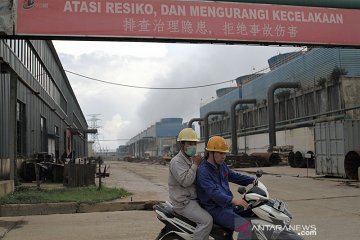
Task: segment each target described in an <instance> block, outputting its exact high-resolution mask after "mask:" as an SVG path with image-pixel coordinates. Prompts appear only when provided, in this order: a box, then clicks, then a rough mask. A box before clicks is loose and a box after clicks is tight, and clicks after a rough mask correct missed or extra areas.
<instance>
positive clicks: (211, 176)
mask: <svg viewBox="0 0 360 240" xmlns="http://www.w3.org/2000/svg"><path fill="white" fill-rule="evenodd" d="M253 181H254V178H253V177H249V176H246V175H242V174H240V173H236V172H234V171H232V170H231V169H229V167H228V166H227V165H226V163H225V162H224V163H223V164H221V165H216V166H215V165H213V164H211V163H209V162H208V161H207V159H205V160H204V161H203V163H202V164H201V165H200V166H199V168H198V170H197V178H196V191H197V196H198V199H199V201H200V205H201V206H202V207H203V208H205V209H206V210H207V211H208V212H209V213H210V214H211V216H212V217H213V220H214V223H215V224H217V225H220V226H223V227H226V228H228V229H231V230H233V231H236V232H239V237H238V239H250V238H251V233H250V230H251V229H250V228H251V225H250V223H249V222H248V221H247V220H246V219H244V218H242V217H240V216H239V215H238V214H236V212H234V209H235V205H233V204H232V203H231V201H232V199H233V194H232V192H231V191H230V187H229V182H233V183H236V184H239V185H243V186H247V185H249V184H250V183H252V182H253Z"/></svg>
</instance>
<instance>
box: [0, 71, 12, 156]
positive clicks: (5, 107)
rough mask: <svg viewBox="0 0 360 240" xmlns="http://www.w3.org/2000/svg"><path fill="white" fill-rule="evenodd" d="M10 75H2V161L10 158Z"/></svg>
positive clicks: (0, 140)
mask: <svg viewBox="0 0 360 240" xmlns="http://www.w3.org/2000/svg"><path fill="white" fill-rule="evenodd" d="M9 100H10V74H0V159H2V158H8V157H9V149H8V148H7V147H4V146H6V144H7V143H8V142H9V131H8V128H9V127H8V123H9V115H8V112H9V107H10V102H9Z"/></svg>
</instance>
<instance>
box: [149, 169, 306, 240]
mask: <svg viewBox="0 0 360 240" xmlns="http://www.w3.org/2000/svg"><path fill="white" fill-rule="evenodd" d="M262 174H263V172H262V170H258V171H257V172H256V178H255V181H254V184H253V186H252V187H251V188H250V189H249V190H247V189H246V188H245V187H243V186H240V187H239V188H238V192H239V193H240V194H244V197H243V198H244V200H245V201H246V202H247V203H248V205H249V207H248V208H246V209H241V208H240V207H239V208H238V209H235V211H236V212H237V214H239V215H240V216H242V217H243V218H246V219H247V220H248V221H250V222H251V225H252V229H251V232H250V233H249V234H251V236H250V238H251V239H259V240H268V239H281V240H285V239H288V240H302V239H303V238H302V237H301V236H299V235H298V234H297V233H296V232H295V231H294V230H293V229H292V228H291V226H290V222H291V220H292V216H291V214H290V212H289V211H288V210H287V208H286V206H285V203H284V202H282V201H280V200H278V199H272V198H270V197H269V193H268V191H267V188H266V186H265V185H264V184H263V183H262V182H260V181H259V178H260V177H261V176H262ZM154 210H155V212H156V214H157V218H158V219H159V220H160V221H161V222H163V223H164V224H165V227H164V228H163V229H162V230H161V232H160V233H159V235H158V237H157V238H156V240H191V239H193V238H192V234H193V232H194V229H195V227H196V223H194V222H192V221H190V220H189V219H187V218H185V217H183V216H181V215H179V214H177V213H175V212H174V211H173V209H172V205H171V203H169V202H165V203H158V204H156V205H155V206H154ZM237 235H238V232H235V231H232V230H230V229H226V228H224V227H222V226H219V225H216V224H214V225H213V228H212V231H211V233H210V237H209V239H210V240H232V239H237Z"/></svg>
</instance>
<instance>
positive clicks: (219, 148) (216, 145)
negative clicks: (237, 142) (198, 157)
mask: <svg viewBox="0 0 360 240" xmlns="http://www.w3.org/2000/svg"><path fill="white" fill-rule="evenodd" d="M206 150H207V151H209V152H222V153H228V152H229V146H228V144H227V142H226V141H225V139H224V138H223V137H220V136H214V137H211V138H210V139H209V141H208V143H207V146H206Z"/></svg>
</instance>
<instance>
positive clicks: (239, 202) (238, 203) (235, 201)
mask: <svg viewBox="0 0 360 240" xmlns="http://www.w3.org/2000/svg"><path fill="white" fill-rule="evenodd" d="M231 203H232V204H234V205H236V206H243V207H244V209H247V208H248V206H249V205H248V203H247V202H246V201H245V200H244V199H242V198H238V199H236V198H233V200H232V201H231Z"/></svg>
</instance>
